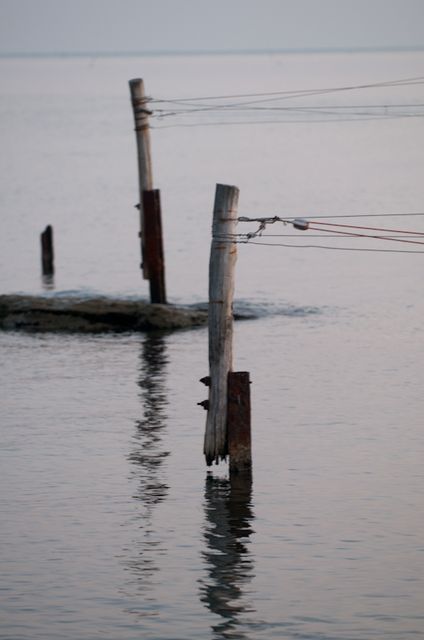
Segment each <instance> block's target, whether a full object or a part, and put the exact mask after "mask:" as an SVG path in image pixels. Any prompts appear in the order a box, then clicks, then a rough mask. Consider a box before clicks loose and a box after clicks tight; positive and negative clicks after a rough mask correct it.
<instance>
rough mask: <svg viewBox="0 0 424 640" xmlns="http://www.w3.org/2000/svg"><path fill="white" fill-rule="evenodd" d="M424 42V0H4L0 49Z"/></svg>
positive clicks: (325, 46) (145, 49)
mask: <svg viewBox="0 0 424 640" xmlns="http://www.w3.org/2000/svg"><path fill="white" fill-rule="evenodd" d="M388 47H389V48H391V47H396V48H406V47H412V48H417V47H424V0H0V53H52V52H63V53H83V52H99V53H101V52H103V53H107V52H121V53H126V52H152V51H211V50H218V51H219V50H227V51H228V50H235V51H237V50H246V49H253V50H267V49H283V50H284V49H338V48H353V49H356V48H388Z"/></svg>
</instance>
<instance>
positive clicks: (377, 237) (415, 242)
mask: <svg viewBox="0 0 424 640" xmlns="http://www.w3.org/2000/svg"><path fill="white" fill-rule="evenodd" d="M314 224H327V223H325V222H318V223H315V222H314ZM332 226H341V227H342V226H344V227H352V225H332ZM353 228H357V229H362V228H365V229H366V228H367V227H353ZM309 229H311V230H312V231H328V233H338V234H340V235H342V236H345V237H349V236H350V237H354V238H372V239H374V240H391V241H392V242H406V243H407V244H424V242H419V241H418V240H401V239H399V238H388V237H387V236H371V235H368V234H366V233H352V232H350V233H349V232H347V231H335V230H334V229H315V228H314V227H311V225H309ZM384 231H388V229H384ZM399 233H403V232H399ZM410 233H416V232H413V231H411V232H410ZM418 235H421V234H418Z"/></svg>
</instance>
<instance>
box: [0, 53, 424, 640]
mask: <svg viewBox="0 0 424 640" xmlns="http://www.w3.org/2000/svg"><path fill="white" fill-rule="evenodd" d="M423 62H424V54H423V53H403V54H393V53H387V54H372V55H371V54H367V55H365V54H349V55H347V54H346V55H336V54H331V55H328V54H325V55H324V54H322V55H292V56H291V55H266V56H239V57H238V56H232V57H213V56H211V57H199V58H197V57H186V58H185V57H176V58H168V57H160V58H138V59H137V58H133V59H132V58H96V57H93V58H91V59H88V58H78V59H72V58H70V59H54V58H52V59H37V60H31V59H1V60H0V71H1V78H2V82H1V85H0V86H1V90H0V91H1V106H0V110H1V118H0V127H1V137H2V157H1V167H0V169H1V171H0V175H1V176H2V178H1V180H2V190H1V196H0V198H1V200H0V202H1V239H0V242H1V251H0V283H1V290H2V292H4V293H5V292H17V291H21V292H26V293H44V294H45V295H55V296H57V295H61V294H63V293H69V292H74V293H75V295H91V294H93V293H102V294H105V295H122V296H126V297H134V296H141V297H147V291H148V290H147V283H146V282H145V281H143V280H142V279H141V277H140V273H139V269H138V263H139V261H140V258H139V246H138V238H137V232H138V221H137V213H136V210H135V209H134V208H133V205H134V204H135V202H136V201H137V173H136V165H135V143H134V137H133V136H134V133H133V131H132V128H133V124H132V120H131V117H132V116H131V111H130V106H129V99H128V91H127V80H129V79H130V78H132V77H138V76H142V77H144V79H145V82H146V89H147V92H148V93H149V95H152V96H154V97H156V98H165V97H166V98H178V97H195V96H206V95H207V96H213V95H227V94H237V93H254V92H262V91H278V90H286V89H287V90H294V89H314V88H317V89H318V88H322V87H335V86H346V85H358V84H361V85H363V84H371V83H375V82H381V81H386V80H393V79H399V78H411V77H415V76H419V75H421V73H422V68H423ZM319 100H320V102H319V104H326V105H327V106H333V107H334V106H340V105H351V104H356V105H364V104H371V103H372V102H375V103H379V104H383V103H384V104H385V103H390V104H398V103H400V102H405V103H413V104H419V103H420V102H424V100H423V89H422V88H421V85H417V86H415V85H411V86H407V87H403V88H400V87H391V88H385V89H381V88H380V89H367V90H363V92H362V93H361V92H359V93H355V92H353V93H352V92H351V93H350V94H348V93H346V94H336V95H330V96H328V97H321V98H320V99H319ZM325 101H327V102H325ZM316 103H317V98H316V97H314V98H313V101H312V102H311V100H310V99H309V102H308V103H307V104H308V105H310V104H314V105H315V104H316ZM296 104H299V103H296ZM303 104H304V103H301V104H300V106H303ZM297 115H298V114H297ZM251 116H252V114H249V118H251ZM229 117H230V119H231V118H232V119H233V125H224V124H222V125H219V126H210V124H207V122H206V118H205V117H204V114H199V115H197V116H195V115H193V114H191V115H189V116H187V118H188V120H187V122H182V121H181V119H180V120H172V119H171V117H170V118H169V121H166V119H165V118H164V119H163V120H153V119H152V124H154V126H155V127H156V128H155V129H153V130H152V146H153V162H154V172H155V186H157V187H158V188H160V189H161V195H162V207H163V221H164V228H165V252H166V260H167V285H168V292H169V298H170V300H171V301H173V302H184V303H188V304H190V303H197V302H205V301H206V299H207V268H208V264H207V262H208V252H209V244H210V221H211V211H212V205H213V194H214V189H215V183H216V182H224V183H227V184H236V185H237V186H239V187H240V205H239V213H240V215H245V216H246V215H247V216H250V217H256V216H263V215H276V214H277V215H280V216H304V217H307V216H309V215H310V216H312V215H316V216H319V215H322V216H324V215H343V214H364V213H397V214H399V213H406V212H422V211H423V186H422V185H423V183H422V170H421V169H422V166H423V160H424V158H423V156H424V146H423V144H422V133H423V130H424V125H423V120H422V118H420V117H407V118H406V117H404V118H387V119H377V120H376V119H369V118H364V117H362V118H358V119H354V120H353V121H350V120H346V119H345V118H340V117H337V118H335V119H334V118H330V120H329V121H325V122H321V121H317V119H316V118H315V119H314V118H310V117H309V116H308V117H306V118H304V117H302V118H297V120H302V121H293V120H295V118H293V117H290V118H287V117H286V118H285V119H286V120H290V119H291V121H285V122H279V123H277V122H271V121H268V122H267V123H261V124H257V123H256V124H252V123H250V124H239V123H236V120H240V116H239V115H237V114H230V116H229ZM243 117H245V119H247V114H246V116H243ZM257 117H258V114H256V115H255V116H254V118H255V119H256V120H257ZM261 117H262V115H261ZM279 117H280V116H279ZM265 118H268V120H271V118H270V116H269V114H265ZM214 119H215V122H216V121H217V120H222V114H221V113H218V114H211V119H210V120H209V121H208V123H210V122H211V121H213V120H214ZM273 119H274V120H275V118H273ZM168 123H169V124H178V125H181V124H183V123H184V124H190V125H191V124H198V125H200V126H196V127H194V126H193V127H192V126H188V127H187V126H185V127H182V126H174V127H169V128H163V129H159V127H162V126H163V125H165V124H168ZM356 222H358V221H356ZM362 222H364V223H365V224H372V225H373V226H374V225H375V226H378V227H380V226H382V227H390V228H395V229H410V230H415V231H421V232H424V228H423V219H422V218H421V217H419V216H418V217H400V216H399V217H396V218H395V217H393V218H370V219H366V220H362ZM49 223H50V224H53V226H54V230H55V240H56V256H57V257H56V275H55V278H54V283H53V284H50V285H47V284H46V283H43V282H42V280H41V276H40V266H39V262H40V259H39V246H38V243H39V238H38V235H39V233H40V232H41V231H42V230H43V228H44V227H45V225H46V224H49ZM239 226H240V225H239ZM249 229H250V227H249ZM269 233H271V230H270V231H269ZM272 233H278V234H287V237H286V238H280V239H278V238H271V239H270V241H273V242H276V241H281V244H282V243H285V244H307V243H311V241H310V240H308V238H306V240H305V236H304V235H302V236H301V237H300V239H298V238H289V237H288V234H290V233H293V232H292V230H291V229H290V228H287V227H284V226H282V225H281V227H279V228H278V230H276V229H275V228H274V227H273V228H272ZM263 240H265V238H263ZM313 243H314V244H318V243H319V244H320V245H327V246H328V245H331V246H344V247H346V248H350V249H352V248H358V247H360V248H388V247H387V245H388V244H389V243H383V245H384V246H383V245H382V244H381V243H378V241H371V240H364V239H359V238H357V239H343V240H337V239H334V238H332V239H328V240H327V239H326V238H319V239H316V240H314V242H313ZM390 247H392V245H391V244H390ZM394 248H396V249H399V250H400V249H408V248H409V249H411V248H413V249H415V248H416V249H417V250H419V249H420V247H419V246H417V247H413V246H412V247H408V245H403V244H402V245H399V246H396V247H394ZM423 256H424V254H420V253H417V254H410V253H374V252H356V251H351V250H349V251H347V250H345V251H336V250H325V249H318V248H311V249H306V248H300V247H299V248H295V247H293V246H291V247H279V246H275V247H269V246H267V245H265V246H258V245H244V244H242V245H238V262H237V275H236V307H238V308H240V309H242V310H248V311H251V312H253V315H255V316H256V317H255V318H254V319H250V320H243V321H239V322H237V323H236V327H235V345H234V351H235V368H236V369H238V370H248V371H250V374H251V379H252V382H253V384H252V431H253V463H254V468H253V482H252V485H251V486H246V485H245V486H237V485H236V484H235V483H234V482H233V483H232V484H231V483H230V481H229V477H228V469H227V467H226V465H225V464H220V465H219V466H214V467H212V468H210V469H207V468H206V466H205V464H204V460H203V457H202V441H203V432H204V423H205V413H204V411H203V410H202V409H201V408H200V407H198V406H197V402H199V401H201V400H203V399H204V397H205V388H204V387H203V386H202V385H201V384H200V383H199V382H198V380H199V378H201V377H202V376H203V375H205V374H206V373H207V366H208V365H207V331H206V330H205V329H196V330H193V331H183V332H177V333H172V334H154V335H150V334H149V335H147V334H139V335H135V334H120V335H97V336H76V335H49V334H29V335H27V334H21V333H16V332H15V333H14V332H10V333H2V334H0V345H1V368H0V393H1V431H0V434H1V435H0V438H1V454H0V455H1V525H0V532H1V572H2V580H1V586H0V588H1V598H0V621H1V623H0V638H2V640H6V639H7V640H39V639H40V640H41V639H43V640H44V639H49V638H54V639H55V640H57V639H58V638H60V639H63V640H68V639H69V640H71V639H74V638H76V637H81V638H84V639H85V640H92V639H94V638H98V637H102V638H111V639H113V640H135V639H136V638H137V639H138V638H148V639H150V640H159V639H166V640H183V639H198V638H211V639H214V640H218V639H219V640H221V639H224V638H228V639H229V638H233V639H235V638H238V639H245V640H262V639H267V640H269V639H277V638H278V639H279V638H287V639H292V638H301V639H311V640H312V639H313V640H318V639H319V640H324V639H329V640H330V639H331V640H337V639H343V640H347V639H349V640H350V639H352V640H368V639H370V638H395V639H397V640H403V639H405V638H408V637H423V636H424V613H423V592H424V590H423V576H424V541H423V534H422V530H423V524H424V523H423V515H422V514H423V497H424V495H423V494H424V491H423V479H424V472H423V451H424V442H423V440H424V439H423V428H422V424H423V423H422V413H423V412H422V409H423V400H422V388H423V382H424V376H423V368H422V360H423V355H424V349H423V328H422V318H423V316H424V303H423V297H422V295H420V294H421V289H422V266H423Z"/></svg>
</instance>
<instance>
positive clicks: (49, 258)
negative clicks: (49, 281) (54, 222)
mask: <svg viewBox="0 0 424 640" xmlns="http://www.w3.org/2000/svg"><path fill="white" fill-rule="evenodd" d="M40 240H41V266H42V271H43V276H52V275H53V274H54V248H53V227H52V226H51V225H50V224H49V225H47V227H46V228H45V229H44V231H43V232H42V233H41V235H40Z"/></svg>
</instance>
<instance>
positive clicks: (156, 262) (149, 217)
mask: <svg viewBox="0 0 424 640" xmlns="http://www.w3.org/2000/svg"><path fill="white" fill-rule="evenodd" d="M143 212H144V261H145V262H147V266H148V269H149V281H150V302H152V303H153V302H157V303H160V304H166V291H165V259H164V253H163V240H162V217H161V208H160V191H159V189H154V190H152V191H143Z"/></svg>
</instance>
